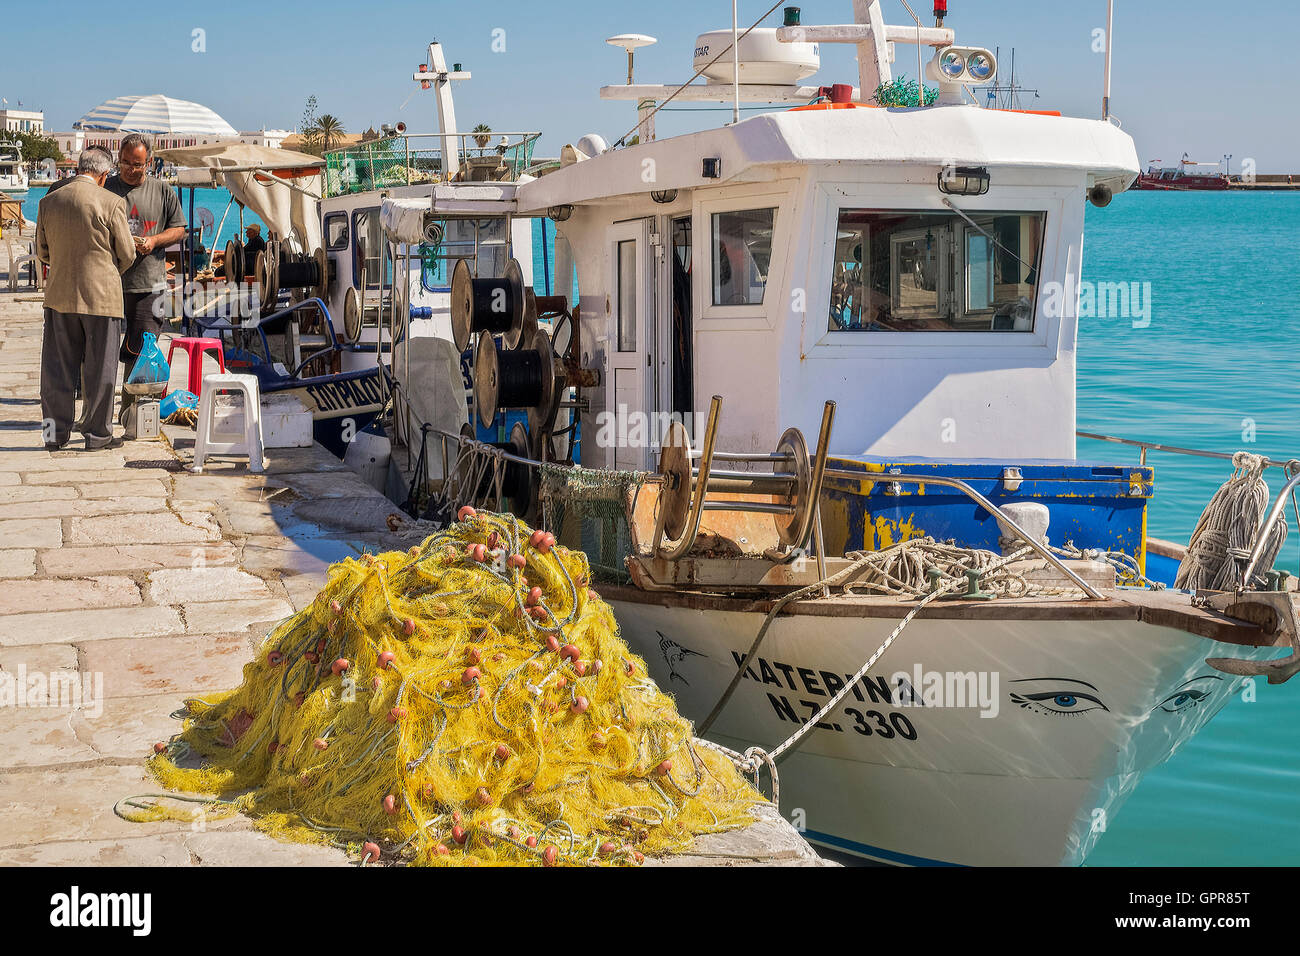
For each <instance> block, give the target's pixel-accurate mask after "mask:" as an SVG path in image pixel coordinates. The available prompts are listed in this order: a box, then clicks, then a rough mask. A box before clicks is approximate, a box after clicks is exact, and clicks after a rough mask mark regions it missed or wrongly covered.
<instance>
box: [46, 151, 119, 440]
mask: <svg viewBox="0 0 1300 956" xmlns="http://www.w3.org/2000/svg"><path fill="white" fill-rule="evenodd" d="M111 170H112V159H111V158H110V157H109V156H108V154H107V153H105V152H103V151H100V150H92V149H88V150H85V151H83V152H82V154H81V157H80V159H79V161H78V163H77V178H76V180H75V181H73V182H71V183H69V184H68V185H67V186H65V187H64V188H62V189H60V190H58V192H51V193H47V194H46V196H45V197H44V198H43V199H41V203H40V206H39V207H38V211H37V214H36V256H37V258H39V259H40V260H41V261H42V262H44V263H47V264H48V265H49V267H50V275H49V280H48V283H47V284H46V287H45V337H44V340H43V341H42V344H41V416H42V417H43V418H44V419H45V424H44V430H45V448H46V449H47V450H48V451H57V450H58V449H60V448H62V447H63V446H64V445H66V444H67V443H68V440H69V438H70V437H71V434H72V417H73V413H74V411H75V406H76V397H75V395H76V388H77V383H78V381H81V382H82V383H83V388H84V390H85V392H84V394H83V396H82V399H83V401H84V406H83V408H82V416H81V424H80V426H78V427H79V430H80V431H81V433H82V434H83V435H84V436H85V438H86V448H87V449H91V450H93V449H97V448H106V447H108V446H109V445H111V444H112V443H113V397H114V385H115V383H116V379H117V352H118V349H119V348H120V346H121V340H122V279H121V276H122V273H123V272H125V271H126V270H127V269H129V268H130V267H131V266H132V265H133V264H134V263H135V243H134V241H133V240H132V238H131V229H130V227H129V226H128V225H127V221H126V203H125V202H124V201H123V200H122V198H121V197H120V196H115V195H114V194H113V193H111V192H109V191H108V190H106V189H104V188H103V186H104V182H105V180H107V179H108V174H109V172H110V171H111Z"/></svg>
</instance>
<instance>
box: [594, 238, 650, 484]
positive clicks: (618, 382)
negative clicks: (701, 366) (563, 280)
mask: <svg viewBox="0 0 1300 956" xmlns="http://www.w3.org/2000/svg"><path fill="white" fill-rule="evenodd" d="M650 236H651V220H649V219H639V220H635V221H632V222H623V223H619V224H617V225H615V226H611V227H610V229H609V261H610V273H611V274H610V283H609V289H610V297H609V312H610V327H609V345H608V355H609V365H608V368H609V376H608V378H607V379H606V393H605V400H606V405H605V408H606V411H607V412H608V413H609V414H610V415H611V416H612V421H611V423H610V424H612V425H613V427H612V428H607V429H602V434H603V435H605V436H606V437H607V439H608V440H610V442H611V444H612V445H613V447H612V448H610V449H606V456H605V457H606V460H607V461H609V462H610V463H611V464H612V465H613V467H615V468H617V469H620V470H628V471H639V470H642V469H645V468H649V467H651V465H652V463H653V459H654V447H655V446H657V444H658V440H659V435H658V434H657V433H656V431H655V422H656V421H657V419H658V416H656V415H654V414H653V412H654V411H655V406H656V403H655V398H654V392H655V391H656V389H655V369H656V365H655V360H654V356H655V352H656V351H657V349H656V327H655V326H656V324H655V322H654V300H655V295H654V277H655V271H654V266H653V262H652V256H651V248H650Z"/></svg>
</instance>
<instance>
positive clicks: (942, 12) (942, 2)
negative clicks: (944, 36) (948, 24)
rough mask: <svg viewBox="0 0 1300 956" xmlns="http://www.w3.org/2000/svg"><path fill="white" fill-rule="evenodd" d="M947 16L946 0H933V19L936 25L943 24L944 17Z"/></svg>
mask: <svg viewBox="0 0 1300 956" xmlns="http://www.w3.org/2000/svg"><path fill="white" fill-rule="evenodd" d="M946 16H948V0H934V19H935V23H936V24H937V25H938V26H943V20H944V17H946Z"/></svg>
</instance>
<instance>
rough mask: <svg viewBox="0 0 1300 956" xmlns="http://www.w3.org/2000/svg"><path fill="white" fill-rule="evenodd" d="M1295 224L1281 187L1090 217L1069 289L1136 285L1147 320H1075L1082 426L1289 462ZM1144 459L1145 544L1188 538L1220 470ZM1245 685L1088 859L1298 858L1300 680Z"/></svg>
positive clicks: (1144, 204) (1098, 862)
mask: <svg viewBox="0 0 1300 956" xmlns="http://www.w3.org/2000/svg"><path fill="white" fill-rule="evenodd" d="M1297 214H1300V195H1295V194H1291V193H1272V194H1258V195H1250V194H1241V193H1225V194H1214V193H1187V194H1161V193H1128V194H1125V195H1122V196H1118V197H1116V199H1115V201H1114V202H1113V203H1112V204H1111V206H1110V207H1109V208H1107V209H1095V208H1091V207H1090V208H1089V209H1088V221H1087V235H1086V239H1085V249H1084V278H1085V280H1090V281H1093V282H1126V283H1129V282H1150V283H1151V295H1152V309H1151V324H1150V325H1149V326H1148V327H1146V328H1134V327H1133V322H1132V321H1131V320H1125V319H1084V320H1081V328H1080V335H1079V380H1078V381H1079V427H1080V429H1082V430H1084V431H1091V432H1099V433H1102V434H1108V435H1119V436H1122V437H1126V438H1140V439H1146V440H1150V441H1158V442H1161V443H1164V444H1173V445H1180V446H1182V447H1186V448H1203V449H1208V450H1212V451H1225V452H1233V451H1238V450H1247V451H1252V452H1256V453H1262V454H1266V455H1269V456H1270V457H1273V458H1276V459H1281V460H1283V461H1285V460H1287V459H1289V458H1293V457H1296V458H1300V367H1297V362H1296V354H1297V349H1296V336H1297V334H1300V308H1297V305H1296V292H1297V288H1298V283H1297V277H1296V266H1297V264H1300V257H1298V256H1297V253H1296V251H1295V246H1294V245H1293V243H1294V239H1293V237H1292V230H1291V228H1290V224H1291V221H1292V220H1293V218H1294V217H1295V216H1296V215H1297ZM1252 424H1253V431H1254V434H1253V438H1254V441H1253V442H1251V441H1249V439H1250V438H1251V437H1252V435H1251V425H1252ZM1134 452H1136V449H1134V450H1133V451H1132V452H1130V451H1129V450H1127V449H1124V448H1121V447H1119V446H1115V445H1108V444H1102V443H1099V442H1089V441H1081V442H1080V443H1079V457H1080V458H1097V459H1109V460H1118V461H1134V462H1135V461H1136V460H1137V457H1136V454H1134ZM1148 461H1149V463H1150V464H1152V465H1154V466H1155V468H1156V496H1155V500H1154V502H1153V503H1152V506H1151V510H1150V514H1149V528H1150V533H1151V534H1152V535H1154V536H1155V537H1160V538H1166V539H1169V540H1173V541H1178V542H1180V543H1186V541H1187V538H1188V536H1189V535H1190V533H1191V531H1192V529H1193V528H1194V527H1195V525H1196V520H1197V518H1198V517H1199V515H1200V512H1201V509H1202V508H1203V507H1204V506H1205V504H1206V502H1207V501H1208V500H1209V498H1210V496H1211V495H1212V494H1213V493H1214V490H1215V489H1216V488H1217V487H1218V485H1219V484H1220V483H1222V482H1223V480H1224V479H1225V478H1226V477H1227V476H1228V474H1229V473H1230V471H1231V466H1230V465H1229V464H1228V463H1226V462H1215V461H1209V460H1203V459H1195V458H1185V457H1182V456H1175V455H1167V454H1160V453H1154V452H1153V453H1152V454H1151V456H1150V458H1149V459H1148ZM1277 484H1278V481H1277V480H1276V478H1275V479H1274V481H1273V485H1274V487H1275V490H1276V486H1277ZM1288 513H1289V512H1288ZM1297 554H1300V534H1297V532H1296V530H1295V528H1294V520H1293V527H1292V531H1291V536H1290V537H1289V538H1288V541H1287V545H1286V548H1285V550H1284V552H1283V557H1284V560H1282V561H1279V566H1285V567H1288V568H1290V569H1291V570H1293V571H1294V570H1296V565H1297ZM1255 690H1256V695H1257V699H1256V701H1255V702H1254V703H1246V702H1244V701H1242V700H1241V699H1234V700H1233V701H1232V702H1231V703H1230V704H1229V705H1228V706H1227V707H1226V708H1224V710H1223V711H1222V712H1221V713H1220V714H1219V715H1218V716H1217V717H1216V718H1215V719H1214V720H1213V721H1212V722H1211V723H1210V725H1209V726H1208V727H1207V728H1206V729H1205V730H1203V731H1202V732H1201V733H1200V734H1199V735H1198V736H1197V737H1196V738H1195V739H1194V740H1192V742H1191V743H1190V744H1189V745H1188V746H1187V747H1185V748H1184V749H1183V750H1182V751H1181V752H1179V753H1178V754H1176V755H1175V756H1174V757H1173V759H1172V760H1170V761H1169V762H1168V763H1166V764H1164V765H1163V766H1161V767H1159V768H1157V769H1155V770H1154V771H1153V772H1151V773H1149V774H1148V775H1147V776H1146V778H1145V779H1144V780H1143V782H1142V783H1141V785H1140V786H1139V787H1138V789H1137V791H1136V792H1135V793H1134V794H1133V796H1132V797H1131V798H1130V799H1129V802H1128V804H1127V805H1126V806H1125V807H1124V809H1123V810H1122V811H1121V812H1120V813H1119V815H1118V817H1117V818H1116V819H1115V820H1114V821H1112V824H1111V827H1110V829H1109V830H1108V832H1107V833H1105V834H1104V835H1103V836H1102V838H1101V840H1100V841H1099V842H1098V844H1097V848H1096V850H1095V851H1094V853H1093V854H1092V856H1091V858H1090V859H1089V864H1090V865H1093V866H1127V865H1139V864H1145V865H1155V866H1167V865H1173V866H1218V865H1225V864H1233V865H1261V864H1266V865H1280V864H1291V865H1294V864H1296V863H1300V825H1297V823H1296V822H1295V821H1296V819H1297V818H1298V817H1300V680H1297V681H1293V682H1292V683H1290V684H1286V685H1282V686H1280V687H1270V686H1269V685H1268V684H1267V683H1266V682H1265V681H1264V680H1262V679H1259V680H1257V681H1256V688H1255Z"/></svg>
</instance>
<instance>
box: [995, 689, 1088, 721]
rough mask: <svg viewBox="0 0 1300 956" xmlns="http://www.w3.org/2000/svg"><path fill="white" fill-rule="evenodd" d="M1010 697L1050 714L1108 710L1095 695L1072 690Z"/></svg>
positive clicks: (1025, 705)
mask: <svg viewBox="0 0 1300 956" xmlns="http://www.w3.org/2000/svg"><path fill="white" fill-rule="evenodd" d="M1011 699H1012V700H1013V701H1015V702H1016V703H1018V704H1020V705H1021V706H1022V707H1029V708H1034V709H1037V710H1039V711H1040V712H1046V713H1051V714H1065V715H1068V716H1073V715H1074V714H1086V713H1088V711H1090V710H1108V709H1109V708H1107V706H1106V705H1105V704H1103V703H1102V702H1101V701H1100V700H1098V699H1097V698H1096V697H1093V696H1092V695H1091V694H1082V693H1076V692H1072V691H1060V692H1052V691H1047V692H1045V693H1041V694H1012V695H1011Z"/></svg>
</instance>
